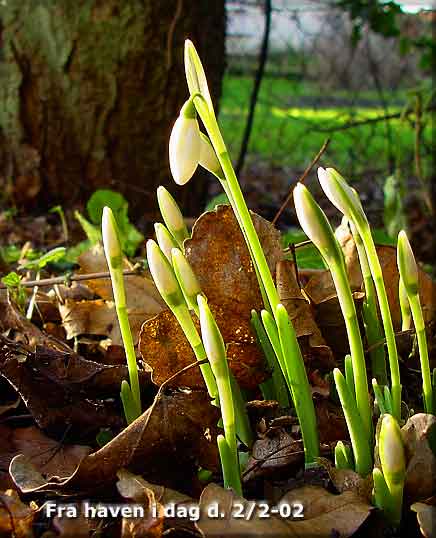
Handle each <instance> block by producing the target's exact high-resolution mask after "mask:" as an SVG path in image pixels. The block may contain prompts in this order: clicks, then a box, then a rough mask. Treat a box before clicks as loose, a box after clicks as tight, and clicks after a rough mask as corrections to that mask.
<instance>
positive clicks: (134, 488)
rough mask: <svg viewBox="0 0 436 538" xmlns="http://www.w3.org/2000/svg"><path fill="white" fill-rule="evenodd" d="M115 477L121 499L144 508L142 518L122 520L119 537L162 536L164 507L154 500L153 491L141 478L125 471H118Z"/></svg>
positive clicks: (155, 537) (148, 537) (151, 537)
mask: <svg viewBox="0 0 436 538" xmlns="http://www.w3.org/2000/svg"><path fill="white" fill-rule="evenodd" d="M117 476H118V482H117V489H118V491H119V493H120V494H121V495H122V497H124V498H125V499H130V501H131V502H132V501H133V502H135V503H136V504H141V505H142V506H143V508H144V517H129V518H123V521H122V525H121V537H122V538H139V537H142V536H144V537H147V538H159V537H160V536H162V531H163V523H164V507H163V506H162V505H161V504H160V502H159V501H158V500H157V499H156V496H155V493H154V491H153V490H152V489H151V488H149V487H148V484H147V482H146V481H145V480H144V479H143V478H142V477H141V476H138V475H135V474H133V473H129V471H126V470H125V469H121V470H120V471H118V473H117ZM152 507H154V508H153V509H152Z"/></svg>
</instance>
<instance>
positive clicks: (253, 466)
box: [243, 428, 304, 482]
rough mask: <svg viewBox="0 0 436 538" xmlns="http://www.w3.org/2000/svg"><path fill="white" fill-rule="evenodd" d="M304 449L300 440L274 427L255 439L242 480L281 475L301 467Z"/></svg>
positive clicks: (289, 473)
mask: <svg viewBox="0 0 436 538" xmlns="http://www.w3.org/2000/svg"><path fill="white" fill-rule="evenodd" d="M303 461H304V450H303V445H302V442H301V440H296V439H294V438H293V437H292V436H291V435H290V433H288V432H287V431H286V430H285V429H282V428H280V429H275V430H273V431H272V432H271V433H270V435H265V436H263V438H262V439H258V440H257V441H255V443H254V445H253V449H252V453H251V456H250V459H249V460H248V463H247V467H246V468H245V471H244V475H243V476H244V481H245V482H248V481H250V480H254V479H256V478H260V477H274V476H276V477H283V475H284V473H285V472H287V473H288V475H289V476H291V474H292V471H295V470H297V469H298V468H299V467H301V465H302V463H303Z"/></svg>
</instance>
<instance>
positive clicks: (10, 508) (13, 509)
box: [0, 490, 36, 538]
mask: <svg viewBox="0 0 436 538" xmlns="http://www.w3.org/2000/svg"><path fill="white" fill-rule="evenodd" d="M35 515H36V511H35V510H33V509H32V508H31V507H30V506H29V505H27V504H24V503H23V502H21V500H20V498H19V497H18V494H17V492H16V491H12V490H7V491H5V492H4V493H0V535H1V536H5V537H6V536H14V538H33V531H32V525H33V520H34V518H35Z"/></svg>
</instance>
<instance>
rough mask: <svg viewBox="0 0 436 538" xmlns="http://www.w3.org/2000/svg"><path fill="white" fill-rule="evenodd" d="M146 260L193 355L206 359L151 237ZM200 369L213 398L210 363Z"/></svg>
mask: <svg viewBox="0 0 436 538" xmlns="http://www.w3.org/2000/svg"><path fill="white" fill-rule="evenodd" d="M147 260H148V265H149V268H150V272H151V275H152V277H153V280H154V282H155V284H156V287H157V289H158V291H159V293H160V294H161V296H162V298H163V300H164V301H165V302H166V304H167V305H168V307H169V308H170V310H171V311H172V313H173V314H174V316H175V317H176V319H177V321H178V322H179V325H180V327H181V328H182V330H183V332H184V334H185V336H186V338H187V340H188V342H189V343H190V345H191V347H192V349H193V351H194V353H195V357H196V358H197V360H199V361H202V360H204V359H206V358H207V356H206V352H205V349H204V347H203V343H202V341H201V338H200V336H199V334H198V332H197V329H196V328H195V325H194V322H193V321H192V318H191V314H190V312H189V310H188V307H187V305H186V302H185V298H184V296H183V292H182V290H181V288H180V285H179V282H178V280H177V278H176V275H175V274H174V270H173V268H172V267H171V265H170V263H169V261H168V260H167V258H166V257H165V255H164V254H163V252H162V251H161V249H160V248H159V246H158V245H157V244H156V242H155V241H153V240H152V239H149V240H148V241H147ZM200 370H201V373H202V375H203V378H204V381H205V383H206V387H207V391H208V393H209V395H210V397H211V398H212V399H215V398H216V397H217V386H216V382H215V378H214V376H213V374H212V370H211V368H210V365H209V364H207V363H206V364H202V365H201V366H200Z"/></svg>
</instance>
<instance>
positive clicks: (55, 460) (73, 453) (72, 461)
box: [9, 426, 91, 479]
mask: <svg viewBox="0 0 436 538" xmlns="http://www.w3.org/2000/svg"><path fill="white" fill-rule="evenodd" d="M9 442H10V444H11V446H12V447H13V450H14V452H15V454H22V455H23V456H25V457H26V458H27V459H28V460H30V461H31V462H32V465H33V466H34V467H35V469H36V470H37V471H39V472H40V473H41V474H42V475H44V476H54V475H56V476H58V477H59V478H60V479H62V478H66V477H68V476H70V475H71V473H73V472H74V470H75V469H76V467H77V466H78V465H79V463H80V462H81V461H82V460H83V459H84V458H85V457H86V456H87V455H88V454H89V453H90V452H91V447H89V446H84V445H65V444H63V443H61V442H59V441H56V440H54V439H50V437H47V436H46V435H44V434H43V433H42V432H41V430H39V429H38V428H36V427H35V426H29V427H27V428H15V429H14V430H12V431H11V433H10V438H9ZM15 454H14V455H15Z"/></svg>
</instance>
